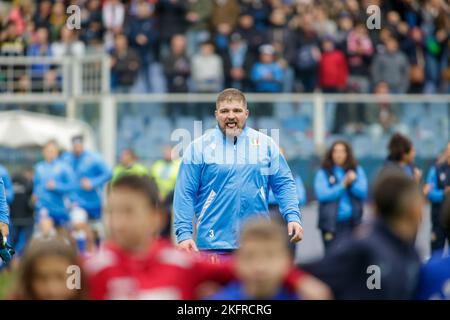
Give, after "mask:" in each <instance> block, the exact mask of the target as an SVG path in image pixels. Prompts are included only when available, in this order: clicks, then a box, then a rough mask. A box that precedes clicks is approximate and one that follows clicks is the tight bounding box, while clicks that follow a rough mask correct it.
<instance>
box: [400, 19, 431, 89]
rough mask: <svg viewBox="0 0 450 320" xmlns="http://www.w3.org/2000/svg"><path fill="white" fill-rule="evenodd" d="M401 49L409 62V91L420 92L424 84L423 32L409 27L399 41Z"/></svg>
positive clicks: (417, 28)
mask: <svg viewBox="0 0 450 320" xmlns="http://www.w3.org/2000/svg"><path fill="white" fill-rule="evenodd" d="M401 49H402V51H403V52H404V53H405V54H406V55H407V57H408V61H409V63H410V72H409V77H410V86H409V93H421V92H423V88H424V84H425V50H424V38H423V32H422V30H421V29H420V28H419V27H414V28H412V29H410V31H409V36H407V37H404V38H403V40H402V42H401Z"/></svg>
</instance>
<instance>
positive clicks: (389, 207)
mask: <svg viewBox="0 0 450 320" xmlns="http://www.w3.org/2000/svg"><path fill="white" fill-rule="evenodd" d="M373 199H374V208H375V216H376V218H375V219H374V221H372V222H371V223H368V224H363V225H361V226H359V227H358V228H357V229H355V230H354V231H353V233H352V235H351V237H348V238H346V239H343V240H342V243H341V244H340V245H339V246H335V247H334V248H333V249H332V250H331V252H330V253H329V254H328V255H326V256H325V258H324V259H322V260H320V261H317V262H313V263H310V264H308V265H303V266H302V268H303V269H304V270H306V271H309V272H311V273H312V274H313V275H314V276H316V277H317V278H319V279H320V280H322V281H324V282H325V283H326V284H328V285H329V286H330V287H331V290H332V291H333V294H334V296H335V298H336V299H340V300H342V299H412V298H413V297H414V296H415V294H416V290H417V286H418V279H419V272H420V258H419V256H418V254H417V252H416V250H415V248H414V240H415V238H416V234H417V231H418V229H419V227H420V225H421V220H422V212H423V206H424V199H423V196H422V192H421V190H420V188H419V186H418V185H417V183H415V182H414V181H413V180H411V179H410V178H408V177H406V176H405V175H404V174H402V173H399V172H398V171H396V170H393V171H392V170H390V171H386V172H385V173H384V174H382V175H380V176H379V178H378V180H377V182H376V184H375V186H374V189H373Z"/></svg>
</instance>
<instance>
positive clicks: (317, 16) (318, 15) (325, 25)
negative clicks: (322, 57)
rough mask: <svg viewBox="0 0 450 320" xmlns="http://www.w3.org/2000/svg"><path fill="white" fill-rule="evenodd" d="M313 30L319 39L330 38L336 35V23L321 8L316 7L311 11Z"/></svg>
mask: <svg viewBox="0 0 450 320" xmlns="http://www.w3.org/2000/svg"><path fill="white" fill-rule="evenodd" d="M313 16H314V23H313V25H314V30H315V32H316V34H317V35H318V36H319V38H321V39H322V38H325V37H330V36H333V35H334V34H336V30H337V26H336V22H335V21H333V20H332V19H330V18H329V16H328V13H327V11H326V10H325V8H324V7H323V6H320V5H317V6H315V7H314V9H313Z"/></svg>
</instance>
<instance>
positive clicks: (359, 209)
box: [314, 140, 368, 251]
mask: <svg viewBox="0 0 450 320" xmlns="http://www.w3.org/2000/svg"><path fill="white" fill-rule="evenodd" d="M314 191H315V194H316V197H317V200H318V201H319V229H320V230H321V232H322V240H323V243H324V246H325V250H326V251H328V249H329V248H330V246H331V244H332V243H334V242H335V240H336V239H338V238H340V237H341V236H343V235H345V234H347V233H348V232H349V231H351V230H352V229H353V228H354V227H355V226H357V225H358V224H359V223H360V222H361V219H362V215H363V207H364V200H365V199H366V198H367V193H368V183H367V177H366V174H365V172H364V170H363V168H362V167H361V166H359V165H358V163H357V161H356V159H355V157H354V155H353V151H352V148H351V146H350V145H349V144H348V143H347V142H346V141H343V140H339V141H336V142H334V143H333V144H332V145H331V147H330V148H329V149H328V151H327V152H326V154H325V156H324V159H323V161H322V165H321V168H320V170H319V171H318V172H317V174H316V176H315V179H314Z"/></svg>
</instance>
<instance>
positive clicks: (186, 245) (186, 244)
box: [178, 239, 198, 252]
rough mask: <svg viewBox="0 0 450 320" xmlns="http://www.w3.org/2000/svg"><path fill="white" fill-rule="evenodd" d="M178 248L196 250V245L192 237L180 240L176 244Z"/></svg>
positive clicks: (188, 250)
mask: <svg viewBox="0 0 450 320" xmlns="http://www.w3.org/2000/svg"><path fill="white" fill-rule="evenodd" d="M178 248H179V249H181V250H184V251H187V252H192V251H193V252H198V248H197V245H196V244H195V242H194V240H192V239H188V240H184V241H181V242H180V243H179V244H178Z"/></svg>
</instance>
